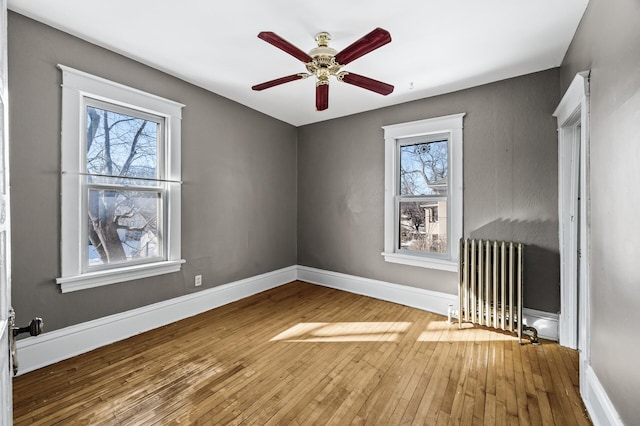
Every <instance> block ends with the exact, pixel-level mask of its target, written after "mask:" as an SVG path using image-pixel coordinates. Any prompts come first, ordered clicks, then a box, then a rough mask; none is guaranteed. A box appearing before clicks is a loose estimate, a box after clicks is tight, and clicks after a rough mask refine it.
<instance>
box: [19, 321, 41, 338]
mask: <svg viewBox="0 0 640 426" xmlns="http://www.w3.org/2000/svg"><path fill="white" fill-rule="evenodd" d="M43 330H44V321H43V320H42V318H40V317H35V318H34V319H32V320H31V322H30V323H29V325H28V326H26V327H13V337H16V336H17V335H18V334H22V333H27V332H29V334H30V335H31V336H38V335H39V334H40V333H42V331H43Z"/></svg>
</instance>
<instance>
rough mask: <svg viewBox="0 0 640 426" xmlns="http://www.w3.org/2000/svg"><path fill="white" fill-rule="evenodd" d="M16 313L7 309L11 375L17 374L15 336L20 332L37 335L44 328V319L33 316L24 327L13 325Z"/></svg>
mask: <svg viewBox="0 0 640 426" xmlns="http://www.w3.org/2000/svg"><path fill="white" fill-rule="evenodd" d="M15 319H16V314H15V312H14V310H13V308H11V309H9V329H10V330H11V334H9V340H10V346H11V359H12V364H13V375H14V376H15V375H16V374H18V350H17V347H16V336H17V335H18V334H21V333H27V332H28V333H29V334H30V335H31V336H37V335H39V334H40V333H42V331H43V330H44V321H43V320H42V318H39V317H35V318H34V319H32V320H31V322H30V323H29V325H28V326H26V327H16V326H15Z"/></svg>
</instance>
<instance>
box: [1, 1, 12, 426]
mask: <svg viewBox="0 0 640 426" xmlns="http://www.w3.org/2000/svg"><path fill="white" fill-rule="evenodd" d="M0 35H1V36H0V39H1V40H2V41H0V120H1V121H0V133H1V134H0V150H1V151H2V152H0V351H1V353H0V365H1V367H0V368H1V370H0V425H2V426H4V425H11V424H13V403H12V388H11V380H12V371H13V367H12V358H11V353H10V351H9V336H10V335H11V334H12V333H13V330H12V322H11V321H10V314H9V311H10V307H11V237H10V234H11V226H10V221H9V216H10V214H9V213H10V211H11V209H10V204H9V198H10V197H9V149H8V145H9V132H8V130H7V129H8V126H9V120H8V117H9V116H8V108H9V106H8V88H7V69H8V66H7V0H0Z"/></svg>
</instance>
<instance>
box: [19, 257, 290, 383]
mask: <svg viewBox="0 0 640 426" xmlns="http://www.w3.org/2000/svg"><path fill="white" fill-rule="evenodd" d="M296 278H297V267H296V266H290V267H287V268H283V269H279V270H276V271H273V272H268V273H265V274H262V275H257V276H255V277H251V278H247V279H244V280H240V281H235V282H232V283H228V284H225V285H221V286H218V287H214V288H211V289H207V290H203V291H199V292H197V293H192V294H188V295H185V296H180V297H176V298H174V299H170V300H165V301H163V302H159V303H154V304H153V305H148V306H143V307H141V308H137V309H133V310H130V311H126V312H122V313H119V314H114V315H109V316H107V317H103V318H98V319H96V320H93V321H87V322H84V323H81V324H77V325H72V326H70V327H65V328H62V329H58V330H54V331H51V332H48V333H43V334H41V335H40V336H36V337H28V338H26V339H22V340H19V341H18V342H17V346H18V361H19V363H20V371H19V374H24V373H28V372H30V371H33V370H36V369H38V368H41V367H45V366H47V365H51V364H54V363H56V362H59V361H62V360H65V359H68V358H71V357H73V356H76V355H80V354H82V353H85V352H88V351H91V350H93V349H96V348H99V347H101V346H105V345H108V344H110V343H114V342H117V341H119V340H123V339H126V338H128V337H131V336H135V335H137V334H140V333H143V332H145V331H149V330H152V329H154V328H158V327H161V326H164V325H167V324H170V323H172V322H176V321H179V320H182V319H184V318H188V317H191V316H194V315H197V314H200V313H202V312H206V311H208V310H211V309H214V308H217V307H219V306H223V305H226V304H228V303H231V302H235V301H236V300H240V299H243V298H245V297H248V296H251V295H253V294H256V293H260V292H262V291H265V290H269V289H271V288H274V287H278V286H280V285H283V284H286V283H289V282H291V281H295V280H296Z"/></svg>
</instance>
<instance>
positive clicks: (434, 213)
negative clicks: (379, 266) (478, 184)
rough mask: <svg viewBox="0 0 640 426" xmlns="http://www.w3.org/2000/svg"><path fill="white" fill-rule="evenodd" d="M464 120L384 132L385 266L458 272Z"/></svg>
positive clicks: (437, 121) (421, 123) (394, 127)
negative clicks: (393, 264)
mask: <svg viewBox="0 0 640 426" xmlns="http://www.w3.org/2000/svg"><path fill="white" fill-rule="evenodd" d="M463 117H464V114H456V115H449V116H446V117H439V118H432V119H427V120H420V121H414V122H410V123H402V124H395V125H391V126H385V127H383V129H384V138H385V219H384V220H385V222H384V223H385V226H384V232H385V239H384V242H385V246H384V252H383V253H382V255H383V256H384V258H385V260H386V261H388V262H394V263H401V264H406V265H413V266H421V267H426V268H433V269H442V270H447V271H457V270H458V249H457V244H458V240H459V239H460V238H461V236H462V119H463Z"/></svg>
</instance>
